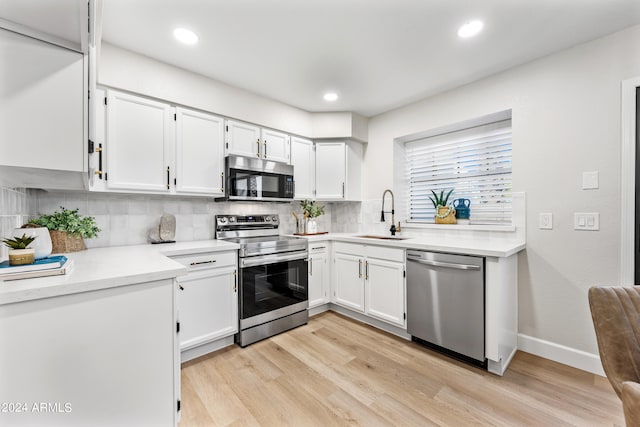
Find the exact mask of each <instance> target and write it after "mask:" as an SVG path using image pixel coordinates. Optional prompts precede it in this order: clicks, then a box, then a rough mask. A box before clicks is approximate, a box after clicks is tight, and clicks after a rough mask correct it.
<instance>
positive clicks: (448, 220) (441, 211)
mask: <svg viewBox="0 0 640 427" xmlns="http://www.w3.org/2000/svg"><path fill="white" fill-rule="evenodd" d="M449 209H450V208H449V207H448V206H438V215H440V216H442V215H445V214H446V213H447V210H449ZM438 215H436V224H455V223H456V210H455V209H453V208H451V209H450V210H449V215H447V216H445V217H444V218H439V217H438Z"/></svg>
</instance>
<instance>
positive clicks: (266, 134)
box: [262, 129, 291, 163]
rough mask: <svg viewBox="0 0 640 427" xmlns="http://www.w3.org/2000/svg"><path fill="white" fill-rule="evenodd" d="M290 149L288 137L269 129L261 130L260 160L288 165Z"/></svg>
mask: <svg viewBox="0 0 640 427" xmlns="http://www.w3.org/2000/svg"><path fill="white" fill-rule="evenodd" d="M290 152H291V148H290V145H289V135H287V134H286V133H282V132H277V131H275V130H270V129H262V158H263V159H264V160H272V161H274V162H283V163H289V159H290Z"/></svg>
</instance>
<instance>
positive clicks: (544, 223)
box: [539, 213, 553, 230]
mask: <svg viewBox="0 0 640 427" xmlns="http://www.w3.org/2000/svg"><path fill="white" fill-rule="evenodd" d="M539 227H540V230H551V229H553V214H551V213H541V214H540V216H539Z"/></svg>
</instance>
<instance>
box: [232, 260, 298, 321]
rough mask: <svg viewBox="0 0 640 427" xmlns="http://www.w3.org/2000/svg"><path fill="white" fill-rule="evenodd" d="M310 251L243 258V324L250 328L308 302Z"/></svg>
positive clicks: (241, 271) (241, 293) (241, 301)
mask: <svg viewBox="0 0 640 427" xmlns="http://www.w3.org/2000/svg"><path fill="white" fill-rule="evenodd" d="M307 257H308V253H307V251H302V252H299V253H296V254H291V253H288V254H277V255H266V256H257V257H249V258H241V259H240V328H242V329H244V328H250V327H252V326H255V325H259V324H261V323H265V322H268V321H270V320H274V319H277V318H280V317H283V316H287V315H289V314H293V313H295V312H298V311H301V310H305V309H306V308H307V307H308V306H309V291H308V270H307V269H308V267H307V265H308V263H307V261H308V258H307Z"/></svg>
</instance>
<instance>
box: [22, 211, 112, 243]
mask: <svg viewBox="0 0 640 427" xmlns="http://www.w3.org/2000/svg"><path fill="white" fill-rule="evenodd" d="M30 222H31V223H32V224H36V225H40V226H42V227H47V228H48V229H49V233H50V234H51V243H52V245H53V252H54V253H64V252H77V251H82V250H84V249H86V246H85V245H84V240H83V238H86V239H90V238H92V237H97V236H98V233H99V232H100V229H99V228H98V226H97V224H96V220H95V218H94V217H92V216H84V217H83V216H80V215H79V214H78V208H76V209H65V208H64V206H60V210H59V211H58V210H56V211H54V212H53V214H51V215H41V216H40V217H39V218H36V219H34V220H31V221H30Z"/></svg>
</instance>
